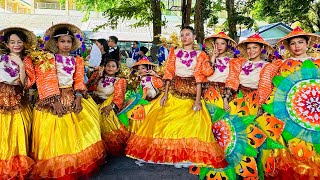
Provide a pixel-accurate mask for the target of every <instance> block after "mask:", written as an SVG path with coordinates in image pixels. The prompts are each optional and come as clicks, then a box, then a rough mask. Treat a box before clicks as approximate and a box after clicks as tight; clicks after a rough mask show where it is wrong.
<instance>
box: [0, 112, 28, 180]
mask: <svg viewBox="0 0 320 180" xmlns="http://www.w3.org/2000/svg"><path fill="white" fill-rule="evenodd" d="M31 117H32V111H31V108H30V106H26V107H24V108H21V109H20V110H14V111H12V112H6V113H0V144H1V145H0V179H15V178H20V179H23V178H25V177H26V175H27V174H28V172H29V171H30V169H31V166H32V164H33V163H34V161H33V160H32V159H31V158H29V157H28V154H29V135H30V130H31Z"/></svg>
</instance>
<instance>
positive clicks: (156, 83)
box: [151, 76, 163, 89]
mask: <svg viewBox="0 0 320 180" xmlns="http://www.w3.org/2000/svg"><path fill="white" fill-rule="evenodd" d="M151 81H152V84H153V86H154V87H155V88H157V89H160V88H162V86H163V82H162V79H160V78H157V77H154V76H152V79H151Z"/></svg>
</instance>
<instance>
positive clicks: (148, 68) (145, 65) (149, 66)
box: [137, 64, 154, 70]
mask: <svg viewBox="0 0 320 180" xmlns="http://www.w3.org/2000/svg"><path fill="white" fill-rule="evenodd" d="M139 66H144V67H145V68H146V69H147V70H153V68H154V66H152V65H148V64H139V65H138V66H137V70H138V68H139Z"/></svg>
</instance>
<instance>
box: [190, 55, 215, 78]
mask: <svg viewBox="0 0 320 180" xmlns="http://www.w3.org/2000/svg"><path fill="white" fill-rule="evenodd" d="M212 74H213V68H212V66H211V64H210V60H209V56H208V55H207V54H206V53H205V52H203V51H202V52H201V53H200V54H199V56H198V58H197V62H196V67H195V71H194V73H193V75H194V77H195V79H196V82H197V83H198V82H206V81H208V80H207V77H208V76H211V75H212Z"/></svg>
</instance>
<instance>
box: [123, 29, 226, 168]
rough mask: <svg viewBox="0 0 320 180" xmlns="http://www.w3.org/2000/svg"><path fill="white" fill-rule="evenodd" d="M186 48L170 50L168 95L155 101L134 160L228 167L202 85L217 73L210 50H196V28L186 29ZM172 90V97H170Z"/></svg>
mask: <svg viewBox="0 0 320 180" xmlns="http://www.w3.org/2000/svg"><path fill="white" fill-rule="evenodd" d="M181 39H182V44H183V48H182V49H176V50H175V49H174V48H173V47H172V48H171V50H170V53H169V58H168V60H167V63H166V67H165V74H164V77H163V79H165V81H166V83H165V92H164V95H163V96H160V97H159V98H157V99H155V101H156V102H155V105H154V106H153V107H152V109H150V111H149V112H148V114H147V115H146V117H145V119H144V122H143V124H142V125H141V127H140V128H139V130H138V131H137V133H136V134H132V135H131V137H130V139H129V141H128V145H127V149H126V154H127V156H129V157H132V158H135V159H140V160H143V161H146V162H152V163H164V164H174V165H177V167H180V166H181V165H183V166H188V165H190V164H197V165H208V166H215V167H222V166H225V165H226V162H225V161H224V157H225V156H224V152H223V150H222V149H221V148H220V146H219V145H218V144H217V142H216V141H215V139H214V137H213V134H212V132H211V125H212V124H211V119H210V116H209V113H208V111H207V109H206V107H205V105H204V102H203V101H202V100H200V97H201V83H202V82H204V81H205V80H206V76H209V75H211V74H212V72H213V70H212V67H211V65H210V62H209V57H208V56H207V55H206V54H205V52H200V51H196V50H194V49H193V42H194V39H195V33H194V29H193V28H192V27H190V26H186V27H184V28H182V30H181ZM169 88H170V93H169Z"/></svg>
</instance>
